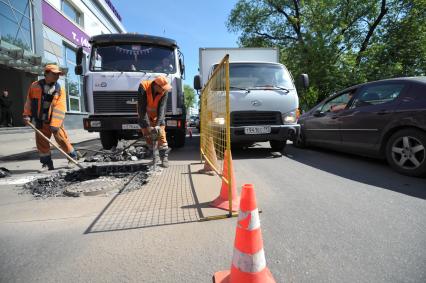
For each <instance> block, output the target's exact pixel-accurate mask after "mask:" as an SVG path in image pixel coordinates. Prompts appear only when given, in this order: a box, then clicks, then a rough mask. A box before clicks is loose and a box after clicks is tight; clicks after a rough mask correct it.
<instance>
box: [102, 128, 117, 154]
mask: <svg viewBox="0 0 426 283" xmlns="http://www.w3.org/2000/svg"><path fill="white" fill-rule="evenodd" d="M99 136H100V137H101V144H102V147H103V148H104V149H106V150H110V149H111V148H113V147H116V146H117V144H118V136H117V133H116V132H115V131H102V132H100V133H99Z"/></svg>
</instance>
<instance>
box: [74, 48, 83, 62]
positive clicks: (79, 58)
mask: <svg viewBox="0 0 426 283" xmlns="http://www.w3.org/2000/svg"><path fill="white" fill-rule="evenodd" d="M82 63H83V47H79V48H78V49H77V56H76V60H75V64H76V65H81V64H82Z"/></svg>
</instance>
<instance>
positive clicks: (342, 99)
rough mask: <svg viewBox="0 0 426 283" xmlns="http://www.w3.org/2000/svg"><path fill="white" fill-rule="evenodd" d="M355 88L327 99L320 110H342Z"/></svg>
mask: <svg viewBox="0 0 426 283" xmlns="http://www.w3.org/2000/svg"><path fill="white" fill-rule="evenodd" d="M355 91H356V90H351V91H348V92H345V93H342V94H341V95H339V96H337V97H335V98H333V99H331V100H329V101H327V102H326V103H324V104H323V105H322V107H321V112H337V111H340V110H343V109H344V108H345V107H346V104H347V103H348V102H349V101H350V100H351V98H352V94H353V93H355Z"/></svg>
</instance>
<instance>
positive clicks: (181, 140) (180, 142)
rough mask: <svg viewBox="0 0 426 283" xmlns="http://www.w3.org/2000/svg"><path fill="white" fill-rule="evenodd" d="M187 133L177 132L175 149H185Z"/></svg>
mask: <svg viewBox="0 0 426 283" xmlns="http://www.w3.org/2000/svg"><path fill="white" fill-rule="evenodd" d="M185 136H186V135H185V133H184V132H181V131H179V132H176V134H175V136H174V137H173V138H174V141H173V143H174V147H176V148H178V147H183V146H184V145H185Z"/></svg>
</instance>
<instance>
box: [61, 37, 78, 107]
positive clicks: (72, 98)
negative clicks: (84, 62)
mask: <svg viewBox="0 0 426 283" xmlns="http://www.w3.org/2000/svg"><path fill="white" fill-rule="evenodd" d="M75 60H76V52H75V51H74V50H73V49H71V48H70V47H68V46H66V45H65V46H64V65H65V66H66V67H67V68H68V73H67V76H66V77H65V91H66V92H67V97H68V105H67V109H68V111H71V112H81V108H82V107H81V95H80V94H81V89H82V87H81V82H80V76H78V75H76V74H75V73H74V68H75V66H76V64H75Z"/></svg>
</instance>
